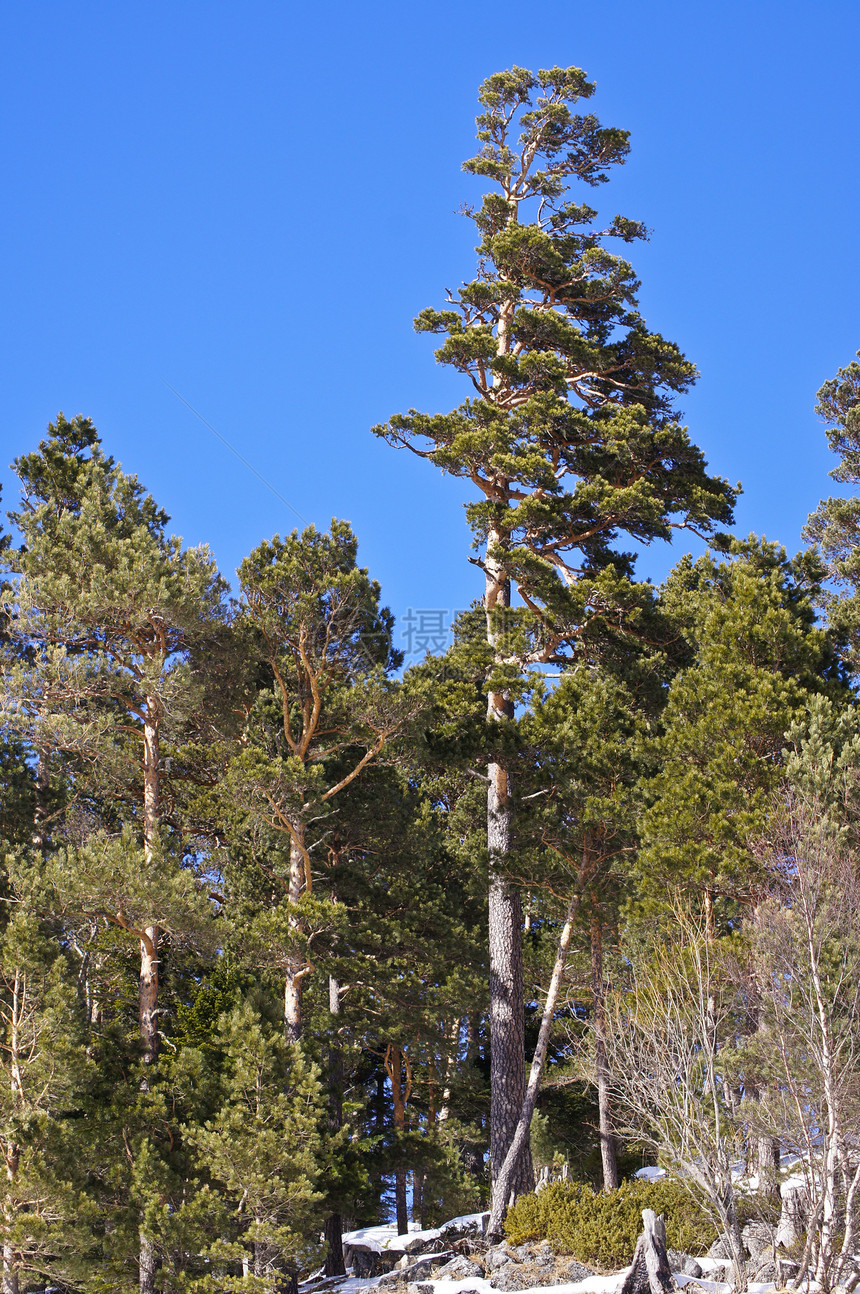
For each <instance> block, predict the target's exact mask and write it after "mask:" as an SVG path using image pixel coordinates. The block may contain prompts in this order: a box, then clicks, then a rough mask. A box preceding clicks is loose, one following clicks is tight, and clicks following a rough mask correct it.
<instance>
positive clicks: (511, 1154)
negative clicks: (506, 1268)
mask: <svg viewBox="0 0 860 1294" xmlns="http://www.w3.org/2000/svg"><path fill="white" fill-rule="evenodd" d="M579 902H580V896H579V895H578V894H577V895H574V897H573V898H572V899H571V900H570V903H569V904H568V908H567V915H566V917H565V922H564V926H563V927H562V931H561V935H560V936H559V940H558V949H557V951H556V955H555V965H554V966H553V970H552V978H551V980H550V982H549V990H548V991H547V995H546V1002H545V1003H544V1008H543V1015H542V1017H541V1022H540V1032H539V1033H538V1040H537V1046H536V1047H535V1054H534V1056H533V1058H532V1065H531V1070H530V1072H529V1082H528V1087H527V1088H526V1091H525V1096H524V1097H523V1101H522V1105H521V1107H520V1115H519V1119H518V1120H517V1125H516V1128H515V1130H514V1135H513V1137H512V1138H511V1143H510V1145H509V1147H508V1153H507V1155H506V1156H505V1158H504V1161H503V1163H502V1165H501V1168H500V1170H499V1173H498V1176H497V1177H496V1179H495V1182H494V1184H493V1203H492V1209H491V1212H490V1220H489V1222H488V1224H487V1238H488V1239H490V1240H497V1239H500V1238H501V1236H502V1234H503V1225H502V1224H503V1223H504V1220H505V1213H506V1212H507V1209H508V1202H509V1200H510V1197H511V1195H517V1194H519V1193H520V1192H519V1191H518V1190H517V1188H516V1185H515V1182H516V1180H517V1178H516V1174H517V1165H518V1164H519V1163H521V1162H522V1154H523V1148H524V1147H526V1146H528V1144H529V1132H530V1130H531V1123H532V1116H533V1115H534V1112H535V1106H536V1104H537V1097H538V1090H539V1088H540V1080H541V1076H542V1075H543V1067H544V1064H545V1063H546V1053H547V1049H548V1047H549V1035H550V1029H551V1028H552V1018H553V1014H554V1012H555V1004H556V1002H557V1001H558V994H559V989H560V988H561V981H562V976H563V975H564V967H565V963H566V962H567V951H568V949H569V947H570V939H571V935H572V934H573V922H574V920H575V918H576V913H577V911H578V909H579ZM529 1162H531V1155H529ZM534 1187H535V1183H534V1177H533V1176H532V1180H531V1184H530V1185H529V1187H528V1190H530V1191H533V1190H534Z"/></svg>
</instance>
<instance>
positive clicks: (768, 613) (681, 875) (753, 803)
mask: <svg viewBox="0 0 860 1294" xmlns="http://www.w3.org/2000/svg"><path fill="white" fill-rule="evenodd" d="M821 574H822V572H821V569H820V566H819V564H818V563H817V561H816V559H815V557H814V556H813V555H808V554H807V555H800V556H799V557H797V558H794V559H792V560H789V559H788V558H787V557H786V554H785V553H784V551H782V550H781V549H780V548H778V547H777V546H776V545H773V544H768V543H766V542H764V541H762V540H758V539H755V538H754V537H751V538H750V539H749V540H746V541H742V542H741V541H734V542H733V543H732V545H731V552H730V554H729V555H728V557H727V558H725V559H724V560H723V561H717V560H715V558H714V557H711V556H707V557H703V558H700V559H699V560H698V561H697V562H695V563H694V562H692V561H690V559H689V558H684V559H683V560H682V561H681V562H680V563H679V565H678V566H677V567H676V568H675V570H674V571H673V572H672V574H671V575H670V577H669V579H668V581H667V582H666V585H665V588H664V590H663V592H662V602H663V605H664V608H665V610H666V613H667V614H668V615H669V616H670V617H672V618H674V619H675V623H676V625H677V627H678V630H679V632H680V633H681V634H682V635H683V636H684V638H685V640H686V642H687V644H688V648H689V655H688V658H687V661H686V668H683V669H681V670H680V672H679V673H678V674H677V676H676V678H675V679H674V681H673V683H672V685H671V688H670V690H669V695H668V700H667V705H666V709H665V712H664V715H663V725H664V732H663V734H662V735H661V736H659V737H658V739H657V740H656V743H655V745H654V748H653V751H652V754H653V755H654V756H655V757H656V758H657V759H658V760H659V768H658V770H657V771H656V772H655V774H654V775H653V776H652V777H651V778H650V779H649V780H648V781H647V784H646V786H645V794H646V796H647V798H648V800H649V801H650V804H649V807H648V808H647V809H646V811H645V813H644V815H643V817H642V819H641V822H640V831H641V833H642V839H643V849H642V853H641V857H640V876H641V878H642V879H641V887H642V888H641V890H640V895H641V897H642V899H643V901H645V902H646V906H647V902H653V903H656V904H657V906H658V907H659V906H660V905H661V904H662V905H665V903H666V901H667V898H668V896H669V893H670V892H673V891H675V892H677V891H678V890H682V891H685V892H686V894H687V896H688V901H691V902H692V905H693V910H694V911H696V910H698V907H699V905H700V904H701V903H704V904H705V906H706V909H707V911H708V913H709V924H710V930H711V933H712V934H713V933H715V932H716V931H717V930H718V928H719V925H720V923H721V922H725V920H726V918H727V917H728V916H729V915H730V913H731V911H732V910H733V908H734V905H736V904H737V903H741V904H748V903H750V902H755V901H756V896H757V894H758V892H759V888H760V885H761V882H762V877H761V873H760V869H759V867H758V866H757V863H756V859H755V853H754V850H753V842H754V841H755V840H756V839H757V837H758V836H759V835H760V834H761V832H762V830H763V829H764V826H765V823H766V822H767V818H768V814H769V811H770V801H771V796H772V794H773V792H774V789H775V787H776V786H777V784H778V782H779V778H780V776H781V767H782V762H783V752H784V749H785V745H786V733H787V731H788V729H789V727H790V726H791V724H792V722H793V721H794V720H795V719H796V718H797V716H798V714H799V713H801V712H802V711H803V709H804V707H805V705H806V703H807V700H808V698H809V696H810V695H811V694H814V693H815V692H816V691H819V690H821V689H824V688H827V687H830V688H831V689H835V691H836V692H837V693H838V692H839V690H840V689H839V671H838V668H837V666H836V662H835V660H834V657H833V650H832V644H831V642H830V640H829V639H828V636H827V635H826V634H825V632H824V631H823V630H822V629H820V628H818V627H817V626H816V625H815V615H814V610H813V601H814V599H815V598H816V597H817V594H818V592H819V590H820V581H821ZM671 901H672V900H671V899H669V903H670V906H671Z"/></svg>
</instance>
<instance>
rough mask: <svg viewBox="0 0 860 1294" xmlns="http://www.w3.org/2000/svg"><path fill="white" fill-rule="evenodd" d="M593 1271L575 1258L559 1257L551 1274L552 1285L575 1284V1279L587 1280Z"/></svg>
mask: <svg viewBox="0 0 860 1294" xmlns="http://www.w3.org/2000/svg"><path fill="white" fill-rule="evenodd" d="M593 1275H594V1272H593V1271H592V1270H591V1268H590V1267H585V1266H584V1265H583V1264H582V1263H580V1262H577V1260H576V1259H575V1258H567V1259H564V1258H562V1259H560V1260H559V1261H558V1263H557V1264H556V1269H555V1273H554V1275H553V1279H552V1283H553V1285H567V1284H571V1285H572V1284H575V1282H576V1281H587V1280H588V1278H589V1277H590V1276H593Z"/></svg>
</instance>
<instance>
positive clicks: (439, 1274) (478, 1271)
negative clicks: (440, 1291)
mask: <svg viewBox="0 0 860 1294" xmlns="http://www.w3.org/2000/svg"><path fill="white" fill-rule="evenodd" d="M483 1274H484V1269H483V1267H481V1266H479V1264H478V1263H475V1262H472V1259H471V1258H467V1257H466V1255H465V1254H457V1256H456V1257H454V1258H452V1259H451V1260H450V1261H449V1262H447V1263H445V1264H444V1266H442V1267H440V1268H439V1269H438V1271H436V1272H434V1273H433V1278H434V1280H437V1281H464V1280H468V1279H469V1278H470V1277H472V1276H483Z"/></svg>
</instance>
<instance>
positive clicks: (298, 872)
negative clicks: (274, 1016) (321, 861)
mask: <svg viewBox="0 0 860 1294" xmlns="http://www.w3.org/2000/svg"><path fill="white" fill-rule="evenodd" d="M305 860H306V854H305V832H304V823H301V822H294V823H293V824H292V828H291V831H290V881H289V892H288V893H289V902H290V906H291V907H292V906H294V905H295V904H297V903H298V901H299V899H300V898H301V896H302V894H303V893H304V891H305V879H306V872H305ZM290 927H291V928H292V929H293V930H298V921H297V920H296V918H295V917H292V916H291V917H290ZM306 974H307V968H306V966H305V965H304V961H303V959H302V958H301V957H299V956H298V955H294V956H293V957H292V958H291V960H290V963H289V965H288V966H287V970H286V974H285V977H284V1034H285V1035H286V1039H287V1042H298V1040H299V1038H300V1037H301V1036H302V991H303V989H304V981H305V976H306Z"/></svg>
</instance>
